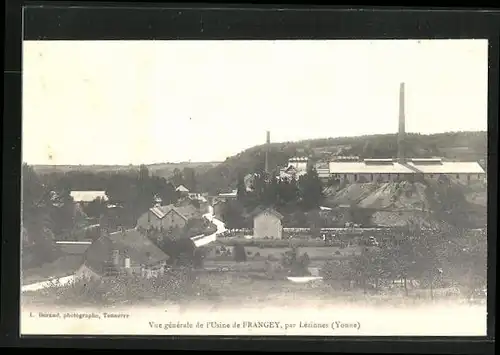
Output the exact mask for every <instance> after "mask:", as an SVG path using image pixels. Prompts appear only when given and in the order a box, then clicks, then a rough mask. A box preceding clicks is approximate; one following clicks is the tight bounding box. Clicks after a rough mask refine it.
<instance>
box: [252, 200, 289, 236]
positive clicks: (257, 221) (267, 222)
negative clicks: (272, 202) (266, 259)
mask: <svg viewBox="0 0 500 355" xmlns="http://www.w3.org/2000/svg"><path fill="white" fill-rule="evenodd" d="M252 215H253V237H254V238H266V237H267V238H272V239H282V237H283V225H282V223H281V220H282V219H283V215H282V214H281V213H279V212H278V211H276V210H274V209H273V208H260V207H257V208H256V210H255V211H254V212H253V213H252Z"/></svg>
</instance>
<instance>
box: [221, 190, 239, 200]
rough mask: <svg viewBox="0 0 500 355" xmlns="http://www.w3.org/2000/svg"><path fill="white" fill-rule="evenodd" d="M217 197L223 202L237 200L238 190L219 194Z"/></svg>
mask: <svg viewBox="0 0 500 355" xmlns="http://www.w3.org/2000/svg"><path fill="white" fill-rule="evenodd" d="M218 197H219V198H221V199H224V200H235V199H236V198H238V190H232V191H231V192H223V193H220V194H219V195H218Z"/></svg>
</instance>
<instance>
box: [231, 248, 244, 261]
mask: <svg viewBox="0 0 500 355" xmlns="http://www.w3.org/2000/svg"><path fill="white" fill-rule="evenodd" d="M233 255H234V261H236V262H245V261H247V254H246V251H245V247H244V246H243V245H242V244H237V245H235V246H234V249H233Z"/></svg>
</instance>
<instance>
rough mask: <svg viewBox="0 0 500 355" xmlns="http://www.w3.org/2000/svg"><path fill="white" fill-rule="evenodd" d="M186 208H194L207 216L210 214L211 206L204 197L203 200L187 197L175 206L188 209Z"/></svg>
mask: <svg viewBox="0 0 500 355" xmlns="http://www.w3.org/2000/svg"><path fill="white" fill-rule="evenodd" d="M186 206H193V207H195V208H196V209H198V211H199V212H200V213H201V214H205V213H208V212H209V204H208V201H207V199H206V198H205V197H203V196H202V198H191V197H186V198H183V199H181V200H179V201H177V203H176V204H175V207H186Z"/></svg>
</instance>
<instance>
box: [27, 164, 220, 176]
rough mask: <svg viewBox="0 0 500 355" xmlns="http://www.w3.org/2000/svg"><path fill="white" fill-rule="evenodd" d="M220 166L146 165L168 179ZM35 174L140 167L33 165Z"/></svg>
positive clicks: (110, 170)
mask: <svg viewBox="0 0 500 355" xmlns="http://www.w3.org/2000/svg"><path fill="white" fill-rule="evenodd" d="M218 164H220V163H219V162H182V163H158V164H149V165H147V164H146V167H147V168H148V169H149V171H150V172H151V173H152V174H153V175H155V176H159V177H164V178H166V179H168V178H170V177H171V176H172V175H173V172H174V170H175V169H179V170H182V169H184V168H193V169H195V171H196V173H197V174H204V173H206V172H207V171H209V170H210V169H212V168H214V167H215V166H217V165H218ZM33 168H34V169H35V172H36V173H38V174H50V173H53V172H59V173H61V172H63V173H65V172H73V171H79V172H91V173H100V172H121V171H130V170H138V169H139V165H33Z"/></svg>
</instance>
